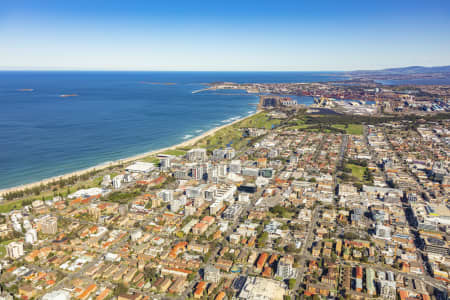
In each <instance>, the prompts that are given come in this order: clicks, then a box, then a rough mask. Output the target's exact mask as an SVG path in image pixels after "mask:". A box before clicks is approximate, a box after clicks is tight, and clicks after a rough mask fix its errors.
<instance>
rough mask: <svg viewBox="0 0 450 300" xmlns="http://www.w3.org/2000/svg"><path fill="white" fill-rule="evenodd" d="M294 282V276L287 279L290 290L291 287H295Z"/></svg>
mask: <svg viewBox="0 0 450 300" xmlns="http://www.w3.org/2000/svg"><path fill="white" fill-rule="evenodd" d="M295 284H296V280H295V278H291V279H289V282H288V286H289V289H290V290H292V289H294V288H295Z"/></svg>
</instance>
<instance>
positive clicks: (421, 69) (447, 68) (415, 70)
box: [348, 66, 450, 75]
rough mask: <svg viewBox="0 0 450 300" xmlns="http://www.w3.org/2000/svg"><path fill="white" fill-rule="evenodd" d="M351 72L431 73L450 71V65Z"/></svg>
mask: <svg viewBox="0 0 450 300" xmlns="http://www.w3.org/2000/svg"><path fill="white" fill-rule="evenodd" d="M348 73H349V74H374V75H375V74H377V75H378V74H386V75H389V74H390V75H392V74H430V73H450V66H437V67H423V66H410V67H404V68H389V69H382V70H356V71H350V72H348Z"/></svg>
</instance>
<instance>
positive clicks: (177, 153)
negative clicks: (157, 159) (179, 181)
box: [162, 149, 186, 156]
mask: <svg viewBox="0 0 450 300" xmlns="http://www.w3.org/2000/svg"><path fill="white" fill-rule="evenodd" d="M162 154H167V155H175V156H183V155H185V154H186V151H184V150H180V149H172V150H166V151H164V152H163V153H162Z"/></svg>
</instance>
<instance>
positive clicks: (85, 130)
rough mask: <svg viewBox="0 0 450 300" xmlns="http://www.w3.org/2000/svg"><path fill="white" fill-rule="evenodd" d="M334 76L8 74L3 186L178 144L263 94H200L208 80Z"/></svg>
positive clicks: (322, 76)
mask: <svg viewBox="0 0 450 300" xmlns="http://www.w3.org/2000/svg"><path fill="white" fill-rule="evenodd" d="M334 79H335V77H332V75H329V74H327V73H318V72H59V71H58V72H56V71H53V72H51V71H49V72H41V71H39V72H37V71H36V72H28V71H11V72H9V71H8V72H6V71H3V72H0V188H6V187H11V186H15V185H19V184H24V183H29V182H33V181H36V180H40V179H44V178H48V177H52V176H57V175H61V174H65V173H68V172H72V171H76V170H80V169H84V168H87V167H91V166H95V165H97V164H100V163H104V162H107V161H111V160H116V159H120V158H125V157H128V156H131V155H135V154H140V153H143V152H146V151H150V150H156V149H159V148H162V147H167V146H171V145H174V144H176V143H179V142H182V141H183V140H184V139H188V138H190V137H192V136H196V135H199V134H201V133H202V132H204V131H206V130H209V129H211V128H213V127H216V126H219V125H223V124H225V123H227V122H230V118H233V117H243V116H245V115H248V114H249V113H250V112H253V111H254V110H255V106H251V105H249V103H256V102H258V97H257V96H255V95H248V94H245V93H244V92H242V91H219V92H213V91H211V92H202V93H197V94H192V91H194V90H198V89H201V88H203V87H204V86H203V85H202V84H203V83H210V82H215V81H233V82H242V83H245V82H312V81H327V80H334ZM143 82H159V83H167V82H169V83H175V85H164V84H148V83H143ZM19 89H33V91H31V92H30V91H19ZM61 94H77V95H78V96H76V97H68V98H61V97H60V95H61ZM296 99H297V100H298V101H300V102H301V101H303V102H304V103H310V102H311V101H312V100H311V99H310V98H296Z"/></svg>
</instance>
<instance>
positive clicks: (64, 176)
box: [0, 110, 261, 196]
mask: <svg viewBox="0 0 450 300" xmlns="http://www.w3.org/2000/svg"><path fill="white" fill-rule="evenodd" d="M259 112H261V111H260V110H256V112H254V113H251V114H249V115H247V116H245V117H243V118H240V119H237V120H235V121H233V122H231V123H228V124H224V125H221V126H218V127H214V128H212V129H210V130H208V131H206V132H204V133H203V134H201V135H199V136H195V137H192V138H191V139H189V140H186V141H184V142H181V143H178V144H175V145H172V146H169V147H165V148H161V149H157V150H152V151H148V152H144V153H141V154H137V155H133V156H130V157H126V158H122V159H117V160H114V161H109V162H104V163H101V164H98V165H95V166H93V167H89V168H86V169H82V170H78V171H74V172H70V173H66V174H62V175H58V176H53V177H50V178H45V179H42V180H39V181H35V182H31V183H26V184H22V185H18V186H14V187H10V188H4V189H0V196H3V195H5V194H7V193H10V192H16V191H20V190H25V189H30V188H33V187H35V186H40V185H41V184H42V185H46V184H48V183H51V182H53V181H58V180H60V179H67V178H70V177H72V176H80V175H83V174H85V173H89V172H92V171H94V170H95V171H99V170H103V169H106V168H109V167H111V166H115V165H119V164H124V163H131V162H134V161H137V160H139V159H143V158H145V157H147V156H150V155H155V154H158V153H161V152H164V151H167V150H173V149H176V148H183V147H187V146H192V145H193V144H195V143H196V142H198V141H199V140H201V139H203V138H205V137H207V136H210V135H212V134H214V133H216V132H217V131H219V130H221V129H223V128H226V127H228V126H231V125H234V124H236V123H239V122H241V121H243V120H245V119H248V118H250V117H252V116H254V115H256V114H258V113H259Z"/></svg>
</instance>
